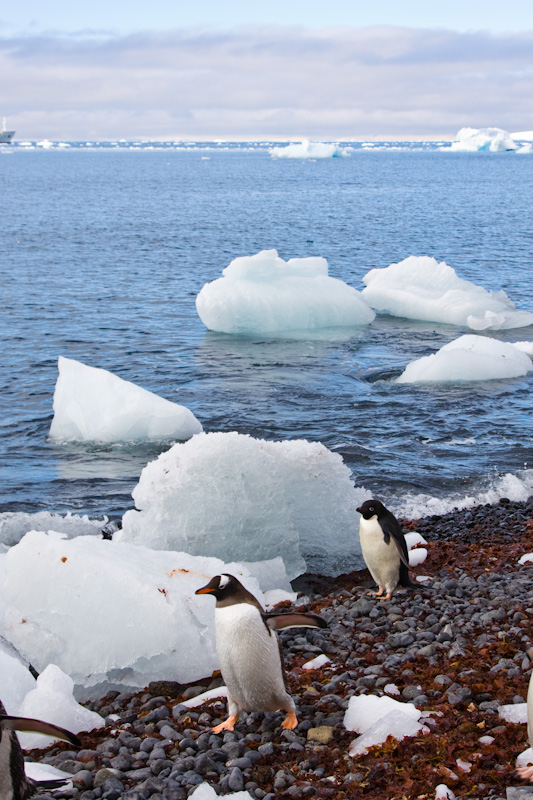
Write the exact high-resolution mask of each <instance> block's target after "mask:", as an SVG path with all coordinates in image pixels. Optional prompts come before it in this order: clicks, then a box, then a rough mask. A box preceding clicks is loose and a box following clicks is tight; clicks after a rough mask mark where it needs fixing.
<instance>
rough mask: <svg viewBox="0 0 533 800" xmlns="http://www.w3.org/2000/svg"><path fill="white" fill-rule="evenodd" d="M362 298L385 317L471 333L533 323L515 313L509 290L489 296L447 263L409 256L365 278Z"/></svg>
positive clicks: (525, 315)
mask: <svg viewBox="0 0 533 800" xmlns="http://www.w3.org/2000/svg"><path fill="white" fill-rule="evenodd" d="M363 281H364V283H365V284H366V288H365V289H363V291H362V295H363V297H364V299H365V300H366V301H367V302H368V304H369V305H370V306H371V307H372V308H373V309H375V310H376V311H380V312H382V313H385V314H390V315H391V316H393V317H405V318H407V319H420V320H427V321H429V322H442V323H447V324H449V325H460V326H461V327H468V328H471V329H472V330H477V331H481V330H504V329H507V328H521V327H524V326H526V325H532V324H533V313H531V312H530V311H519V310H517V309H516V307H515V305H514V303H513V302H512V300H510V299H509V298H508V297H507V295H506V294H505V292H504V291H499V292H488V291H487V290H486V289H484V288H483V287H482V286H477V285H476V284H475V283H471V282H470V281H466V280H463V279H462V278H459V277H458V276H457V274H456V272H455V270H454V269H453V268H452V267H450V266H448V264H446V263H445V262H444V261H442V262H440V263H439V262H437V261H436V259H434V258H431V257H429V256H409V257H408V258H406V259H404V260H403V261H400V262H399V263H398V264H391V265H390V266H388V267H386V268H385V269H372V270H370V272H367V274H366V275H365V276H364V278H363Z"/></svg>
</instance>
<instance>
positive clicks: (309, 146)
mask: <svg viewBox="0 0 533 800" xmlns="http://www.w3.org/2000/svg"><path fill="white" fill-rule="evenodd" d="M270 155H271V156H272V158H336V157H338V156H347V155H348V150H347V149H346V148H345V147H344V148H343V147H339V145H338V144H328V143H326V142H310V141H309V139H304V140H303V141H302V142H300V143H296V142H295V143H293V144H289V145H285V146H284V147H272V148H271V150H270Z"/></svg>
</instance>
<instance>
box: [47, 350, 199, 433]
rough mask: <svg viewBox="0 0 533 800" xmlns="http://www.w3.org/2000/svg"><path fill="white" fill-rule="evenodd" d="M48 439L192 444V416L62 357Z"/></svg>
mask: <svg viewBox="0 0 533 800" xmlns="http://www.w3.org/2000/svg"><path fill="white" fill-rule="evenodd" d="M58 368H59V376H58V379H57V383H56V389H55V393H54V418H53V420H52V425H51V427H50V438H51V439H52V440H55V441H57V442H66V441H82V442H87V441H91V442H131V441H144V440H147V439H156V440H160V439H179V440H185V439H190V437H191V436H194V434H195V433H199V432H200V431H201V430H202V426H201V424H200V423H199V422H198V420H197V419H196V417H195V416H194V414H193V413H192V411H189V409H188V408H185V406H181V405H178V403H171V402H170V400H165V399H164V398H163V397H159V396H158V395H156V394H153V392H149V391H148V390H147V389H143V388H142V387H140V386H136V385H135V384H134V383H130V381H125V380H122V378H119V377H118V376H117V375H113V373H111V372H108V371H107V370H105V369H99V368H98V367H88V366H86V365H85V364H82V363H80V362H79V361H75V360H74V359H72V358H64V357H63V356H60V358H59V362H58Z"/></svg>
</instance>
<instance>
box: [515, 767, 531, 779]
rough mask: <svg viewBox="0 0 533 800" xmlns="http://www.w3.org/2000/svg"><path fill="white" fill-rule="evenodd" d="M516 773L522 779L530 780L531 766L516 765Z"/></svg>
mask: <svg viewBox="0 0 533 800" xmlns="http://www.w3.org/2000/svg"><path fill="white" fill-rule="evenodd" d="M516 774H517V775H518V777H519V778H522V780H523V781H530V782H531V780H532V779H533V767H518V769H517V770H516Z"/></svg>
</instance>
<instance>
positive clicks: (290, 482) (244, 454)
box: [115, 432, 370, 579]
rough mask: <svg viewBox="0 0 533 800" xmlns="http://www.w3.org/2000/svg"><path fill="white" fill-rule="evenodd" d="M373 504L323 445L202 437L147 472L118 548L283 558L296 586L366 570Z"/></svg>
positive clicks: (228, 436) (153, 464) (175, 448)
mask: <svg viewBox="0 0 533 800" xmlns="http://www.w3.org/2000/svg"><path fill="white" fill-rule="evenodd" d="M369 496H370V494H369V492H367V491H366V490H364V489H355V488H354V486H353V484H352V481H351V477H350V471H349V469H348V467H347V466H346V465H345V464H344V462H343V461H342V458H341V456H340V455H338V454H337V453H332V452H330V451H329V450H328V449H327V448H326V447H324V445H322V444H320V443H319V442H314V443H313V442H307V441H305V440H295V441H287V442H267V441H263V440H261V439H254V438H252V437H251V436H247V435H243V434H239V433H236V432H231V433H202V434H199V435H198V436H195V437H194V439H191V440H190V441H189V442H185V443H184V444H176V445H174V446H173V447H172V448H171V449H170V450H168V451H166V452H165V453H162V454H161V455H160V456H159V458H158V459H157V460H156V461H152V462H151V463H150V464H148V466H146V467H145V468H144V470H143V471H142V474H141V477H140V480H139V483H138V484H137V486H136V487H135V489H134V491H133V498H134V500H135V505H136V508H137V509H138V510H131V511H127V512H126V514H125V515H124V517H123V521H122V522H123V528H122V531H119V532H118V533H117V534H115V536H116V537H117V538H120V539H121V541H127V542H132V543H138V544H144V545H146V546H148V547H153V548H157V549H166V550H170V549H176V550H183V551H185V552H187V553H192V554H194V555H213V556H217V557H218V558H222V559H224V560H225V561H233V560H239V561H258V560H261V561H262V560H267V559H272V558H274V557H275V556H281V557H282V558H283V560H284V562H285V566H286V568H287V574H288V575H289V578H291V579H292V578H294V577H296V576H297V575H299V574H301V573H302V572H305V570H306V567H307V569H311V570H313V571H318V572H322V573H324V574H335V573H337V574H338V572H345V571H347V570H348V569H351V568H354V569H355V568H356V567H361V566H362V565H363V561H362V557H361V551H360V547H359V537H358V536H357V524H358V523H357V520H358V519H359V517H358V515H357V512H356V509H357V505H358V503H360V502H362V501H363V499H367V498H368V497H369Z"/></svg>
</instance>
